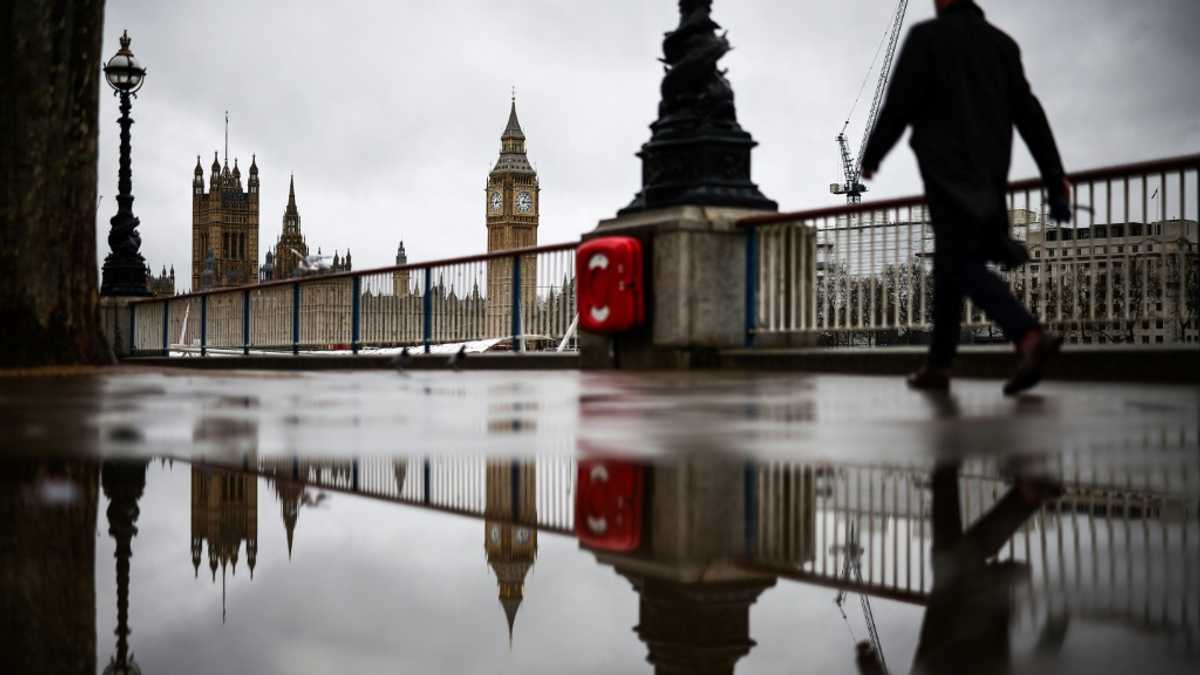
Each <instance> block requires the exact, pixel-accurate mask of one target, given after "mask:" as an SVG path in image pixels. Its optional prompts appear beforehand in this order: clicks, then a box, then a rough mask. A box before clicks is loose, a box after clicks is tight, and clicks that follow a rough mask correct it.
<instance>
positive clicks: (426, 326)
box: [421, 267, 433, 487]
mask: <svg viewBox="0 0 1200 675" xmlns="http://www.w3.org/2000/svg"><path fill="white" fill-rule="evenodd" d="M432 288H433V268H432V267H426V268H425V297H424V298H423V299H422V302H421V324H422V325H421V340H422V341H423V342H424V343H425V353H426V354H428V353H429V349H430V345H431V344H432V343H433V292H432ZM426 469H428V465H426ZM426 475H428V474H426ZM425 485H426V487H428V485H429V482H428V481H426V483H425Z"/></svg>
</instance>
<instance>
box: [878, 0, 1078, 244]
mask: <svg viewBox="0 0 1200 675" xmlns="http://www.w3.org/2000/svg"><path fill="white" fill-rule="evenodd" d="M909 125H911V126H912V129H913V131H912V138H911V140H910V145H911V146H912V149H913V151H914V152H915V153H916V155H917V162H918V165H919V166H920V169H921V176H922V178H923V179H924V181H925V192H926V195H927V197H928V199H929V203H930V211H931V216H932V219H933V226H934V233H935V236H936V237H937V241H938V244H937V245H938V246H939V247H951V248H953V249H956V250H957V251H959V252H962V253H975V252H981V253H983V255H984V256H985V257H986V258H988V259H991V260H1000V259H1001V258H1002V257H1003V253H1004V251H1003V245H1004V242H1005V241H1006V240H1007V236H1008V207H1007V204H1006V197H1005V195H1006V193H1007V183H1008V170H1009V164H1010V162H1011V158H1012V139H1013V127H1014V126H1015V127H1016V128H1017V130H1018V131H1019V132H1020V133H1021V137H1022V138H1024V139H1025V143H1026V145H1028V146H1029V149H1030V152H1032V154H1033V157H1034V160H1035V161H1036V162H1037V164H1038V169H1039V170H1040V171H1041V174H1042V178H1043V180H1044V182H1045V185H1046V188H1047V190H1048V191H1049V194H1050V195H1052V196H1053V195H1057V194H1058V193H1060V192H1062V191H1063V188H1062V182H1063V167H1062V160H1061V159H1060V157H1059V154H1058V148H1057V147H1056V146H1055V143H1054V136H1053V134H1052V133H1051V132H1050V124H1049V123H1048V122H1047V120H1046V113H1045V111H1043V110H1042V105H1041V103H1039V102H1038V100H1037V97H1035V96H1034V95H1033V92H1032V91H1031V90H1030V88H1029V82H1028V81H1027V80H1026V79H1025V71H1024V69H1023V68H1022V67H1021V52H1020V48H1019V47H1018V46H1017V43H1016V42H1014V41H1013V39H1012V38H1010V37H1009V36H1008V35H1006V34H1005V33H1004V32H1003V31H1001V30H999V29H998V28H996V27H994V26H992V25H991V24H989V23H988V22H987V20H986V19H985V18H984V14H983V10H981V9H980V8H979V7H978V6H977V5H976V4H975V3H974V2H972V0H960V1H959V2H957V3H956V4H954V5H951V6H950V7H949V8H947V9H945V10H943V11H942V12H941V14H940V15H939V16H938V17H937V18H935V19H931V20H929V21H925V22H922V23H919V24H917V25H915V26H913V27H912V29H911V31H910V32H909V34H908V37H907V39H906V40H905V42H904V46H903V47H902V48H901V51H900V54H899V56H898V57H897V60H896V67H895V71H894V73H893V75H892V81H891V85H890V87H889V89H888V94H887V98H886V101H885V103H884V106H883V109H882V110H881V112H880V115H879V119H878V121H877V122H876V124H875V128H874V130H873V132H872V133H871V136H870V138H869V139H868V141H867V145H866V148H865V149H864V152H863V161H862V166H863V168H864V169H866V170H870V171H875V170H877V169H878V167H879V163H880V162H881V161H883V158H884V156H885V155H887V153H888V152H889V151H890V150H891V149H892V147H893V146H894V145H895V144H896V142H897V141H899V140H900V137H901V135H903V133H904V130H905V128H906V127H908V126H909Z"/></svg>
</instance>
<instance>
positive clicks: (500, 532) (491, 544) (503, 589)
mask: <svg viewBox="0 0 1200 675" xmlns="http://www.w3.org/2000/svg"><path fill="white" fill-rule="evenodd" d="M536 484H537V470H536V468H535V465H534V464H533V463H532V462H527V463H520V462H516V461H495V462H488V465H487V508H486V510H485V511H484V518H485V521H484V541H483V547H484V550H485V551H487V561H488V565H489V566H490V567H491V568H492V571H494V572H495V573H496V581H497V582H498V583H499V585H500V605H501V606H502V607H503V608H504V616H505V618H507V619H508V639H509V641H510V642H511V641H512V631H513V622H514V621H516V618H517V609H518V608H519V607H520V606H521V598H522V597H523V595H522V587H523V586H524V585H525V575H526V574H528V573H529V568H530V567H532V566H533V561H534V559H535V558H537V529H536V528H535V527H534V525H535V524H536V523H537V503H536V501H535V494H534V488H535V487H536ZM497 521H500V522H497ZM514 522H515V523H520V524H513V523H514Z"/></svg>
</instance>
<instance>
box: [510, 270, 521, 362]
mask: <svg viewBox="0 0 1200 675" xmlns="http://www.w3.org/2000/svg"><path fill="white" fill-rule="evenodd" d="M512 350H513V351H514V352H519V351H521V256H519V255H514V256H513V258H512Z"/></svg>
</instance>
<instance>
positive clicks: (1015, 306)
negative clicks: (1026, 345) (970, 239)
mask: <svg viewBox="0 0 1200 675" xmlns="http://www.w3.org/2000/svg"><path fill="white" fill-rule="evenodd" d="M958 276H959V279H960V281H961V284H962V290H963V291H964V292H965V293H966V295H967V296H968V297H970V298H971V301H972V302H974V303H975V304H976V305H978V306H979V308H980V309H982V310H983V311H984V313H985V314H987V316H988V318H989V319H991V320H992V321H995V322H996V324H997V325H999V326H1000V330H1002V331H1004V336H1005V337H1007V338H1008V339H1009V340H1010V341H1012V342H1013V343H1018V342H1020V341H1021V338H1023V337H1025V334H1026V333H1028V332H1029V331H1031V330H1033V329H1034V328H1037V327H1038V322H1037V319H1035V318H1033V315H1032V314H1030V313H1029V310H1028V309H1026V308H1025V305H1022V304H1021V302H1020V301H1019V300H1017V299H1016V298H1015V297H1014V296H1013V294H1012V289H1010V288H1009V287H1008V284H1007V283H1005V281H1004V280H1003V279H1001V278H1000V277H999V276H997V275H996V274H995V273H993V272H992V271H991V270H989V269H988V268H987V263H985V262H984V260H983V259H982V258H978V257H971V258H966V259H964V260H963V261H962V263H961V267H960V269H959V273H958Z"/></svg>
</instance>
